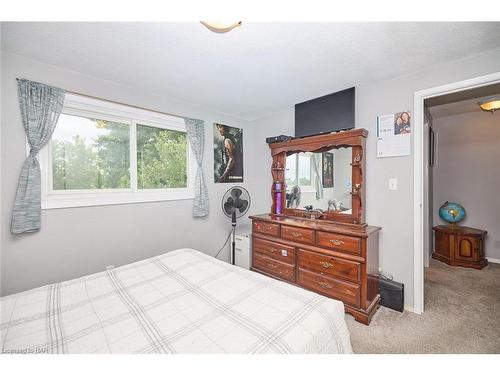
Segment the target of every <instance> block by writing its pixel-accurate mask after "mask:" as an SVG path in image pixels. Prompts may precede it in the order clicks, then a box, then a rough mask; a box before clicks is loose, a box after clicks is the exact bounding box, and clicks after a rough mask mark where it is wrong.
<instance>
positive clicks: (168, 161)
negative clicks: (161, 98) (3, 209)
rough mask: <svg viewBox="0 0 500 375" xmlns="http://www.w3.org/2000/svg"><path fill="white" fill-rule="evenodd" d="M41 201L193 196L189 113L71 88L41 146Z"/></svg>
mask: <svg viewBox="0 0 500 375" xmlns="http://www.w3.org/2000/svg"><path fill="white" fill-rule="evenodd" d="M40 164H41V168H42V208H44V209H48V208H60V207H78V206H93V205H106V204H122V203H134V202H147V201H160V200H172V199H192V198H193V196H194V194H193V189H192V181H194V174H193V172H194V165H195V164H194V157H193V155H192V154H191V150H190V147H189V141H188V137H187V133H186V129H185V125H184V120H183V119H181V118H177V117H174V116H169V115H164V114H159V113H156V112H151V111H146V110H142V109H136V108H133V107H128V106H125V105H120V104H115V103H110V102H106V101H101V100H96V99H90V98H86V97H82V96H78V95H72V94H67V95H66V99H65V104H64V109H63V112H62V114H61V115H60V117H59V121H58V123H57V126H56V129H55V131H54V133H53V135H52V138H51V140H50V141H49V142H48V144H47V146H46V147H44V149H43V150H42V152H41V153H40Z"/></svg>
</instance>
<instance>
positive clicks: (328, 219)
mask: <svg viewBox="0 0 500 375" xmlns="http://www.w3.org/2000/svg"><path fill="white" fill-rule="evenodd" d="M367 137H368V131H367V130H366V129H353V130H347V131H341V132H336V133H329V134H320V135H316V136H311V137H305V138H296V139H291V140H287V141H283V142H276V143H271V144H269V148H270V150H271V156H272V158H273V162H272V165H271V166H270V167H271V174H272V176H273V185H272V186H271V197H272V203H271V214H264V215H257V216H252V217H251V219H252V243H253V252H252V263H253V264H252V270H254V271H257V272H260V273H262V274H265V275H268V276H270V277H274V278H277V279H280V280H283V281H286V282H288V283H291V284H294V285H297V286H300V287H302V288H305V289H309V290H312V291H314V292H317V293H320V294H323V295H325V296H328V297H332V298H335V299H338V300H340V301H342V302H344V306H345V309H346V311H347V312H349V313H351V314H352V315H353V316H354V318H355V319H356V320H357V321H359V322H362V323H364V324H369V323H370V320H371V318H372V316H373V314H374V313H375V311H376V310H377V308H378V306H379V303H380V295H379V294H378V277H377V274H378V271H379V269H378V268H379V267H378V234H379V231H380V229H381V228H379V227H375V226H370V225H367V224H366V223H365V210H364V200H365V191H366V184H365V177H364V176H365V173H366V172H365V168H366V161H365V157H364V155H365V146H366V138H367ZM341 150H342V152H343V154H341V153H338V154H337V156H338V158H337V157H335V158H336V159H335V161H333V159H334V156H333V155H330V158H327V157H325V155H324V154H325V153H328V152H334V153H335V152H336V151H339V152H340V151H341ZM295 154H301V155H302V156H303V157H306V159H305V160H307V157H309V158H310V159H309V160H310V162H309V167H310V170H308V169H307V167H306V173H305V175H309V177H310V182H311V183H312V181H314V182H315V183H316V184H315V186H318V179H319V181H320V183H321V186H322V187H323V192H322V193H321V194H319V195H318V194H317V193H318V191H317V189H318V188H317V187H316V188H314V189H315V193H316V194H315V196H314V197H310V198H309V200H306V199H303V201H302V203H301V204H300V205H299V203H298V202H297V203H296V204H295V206H293V202H296V200H295V198H294V199H290V197H291V196H292V195H294V194H295V193H293V191H294V190H296V188H300V186H299V184H300V183H301V182H300V181H299V180H298V176H299V175H300V173H301V172H300V163H298V160H299V156H297V157H296V158H295V159H294V158H293V157H294V155H295ZM308 154H309V156H308ZM313 154H322V155H321V157H320V158H318V157H317V155H314V157H313ZM289 158H290V159H289ZM319 159H322V163H321V165H319V164H318V160H319ZM288 160H289V161H288ZM328 160H332V162H331V165H330V166H329V165H328ZM287 162H289V163H291V166H287ZM305 165H306V166H307V165H308V164H307V162H306V163H305ZM330 168H331V169H330ZM293 170H295V172H292V171H293ZM314 170H315V171H316V172H314ZM287 171H288V172H289V176H288V177H287ZM311 171H313V172H311ZM320 171H321V174H322V177H321V176H320ZM333 171H342V173H339V174H337V175H335V174H334V173H333ZM294 173H295V177H294ZM328 173H331V175H330V182H329V183H327V184H326V185H327V186H325V181H326V180H325V176H326V177H328ZM335 176H336V177H335ZM341 176H344V177H341ZM348 176H350V179H349V177H348ZM287 182H288V183H289V184H290V186H287ZM294 184H295V186H294ZM305 186H307V185H305ZM299 190H300V189H299ZM326 190H328V191H329V192H330V194H332V192H333V193H334V192H335V191H337V192H338V193H339V194H341V195H342V199H343V202H342V203H345V204H347V206H346V210H341V209H338V208H342V206H343V204H342V205H339V206H337V205H336V204H335V205H333V204H332V206H333V208H334V209H332V208H331V205H330V201H331V202H333V198H332V197H336V196H335V194H333V195H327V194H326ZM292 193H293V194H292ZM323 193H324V194H323ZM286 195H288V196H289V197H288V198H286ZM337 197H338V195H337ZM335 199H336V198H335ZM298 200H299V201H300V199H298ZM325 201H328V202H329V203H328V205H325ZM304 202H307V203H304Z"/></svg>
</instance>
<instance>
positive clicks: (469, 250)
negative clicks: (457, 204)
mask: <svg viewBox="0 0 500 375" xmlns="http://www.w3.org/2000/svg"><path fill="white" fill-rule="evenodd" d="M433 229H434V234H435V236H434V253H433V254H432V257H433V258H434V259H437V260H440V261H441V262H445V263H447V264H449V265H450V266H461V267H468V268H476V269H482V268H483V267H485V266H486V265H488V261H487V260H486V258H485V251H484V238H485V237H486V233H487V232H486V231H485V230H482V229H476V228H470V227H464V226H460V225H456V224H450V225H438V226H436V227H434V228H433Z"/></svg>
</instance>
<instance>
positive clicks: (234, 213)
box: [231, 210, 236, 266]
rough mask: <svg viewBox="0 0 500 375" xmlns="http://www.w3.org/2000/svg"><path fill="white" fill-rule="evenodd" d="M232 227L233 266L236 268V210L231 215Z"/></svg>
mask: <svg viewBox="0 0 500 375" xmlns="http://www.w3.org/2000/svg"><path fill="white" fill-rule="evenodd" d="M231 226H232V227H233V243H232V246H231V264H232V265H233V266H234V257H235V255H236V210H235V211H233V213H232V215H231Z"/></svg>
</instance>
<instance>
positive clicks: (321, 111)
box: [295, 87, 355, 137]
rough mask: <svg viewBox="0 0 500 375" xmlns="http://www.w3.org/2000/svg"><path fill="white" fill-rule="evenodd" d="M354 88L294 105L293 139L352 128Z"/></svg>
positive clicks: (353, 122)
mask: <svg viewBox="0 0 500 375" xmlns="http://www.w3.org/2000/svg"><path fill="white" fill-rule="evenodd" d="M354 101H355V96H354V87H351V88H349V89H346V90H342V91H338V92H334V93H333V94H328V95H325V96H321V97H319V98H316V99H312V100H308V101H306V102H302V103H299V104H295V137H307V136H309V135H315V134H320V133H331V132H335V131H339V130H347V129H353V128H354V124H355V121H354V109H355V107H354Z"/></svg>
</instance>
